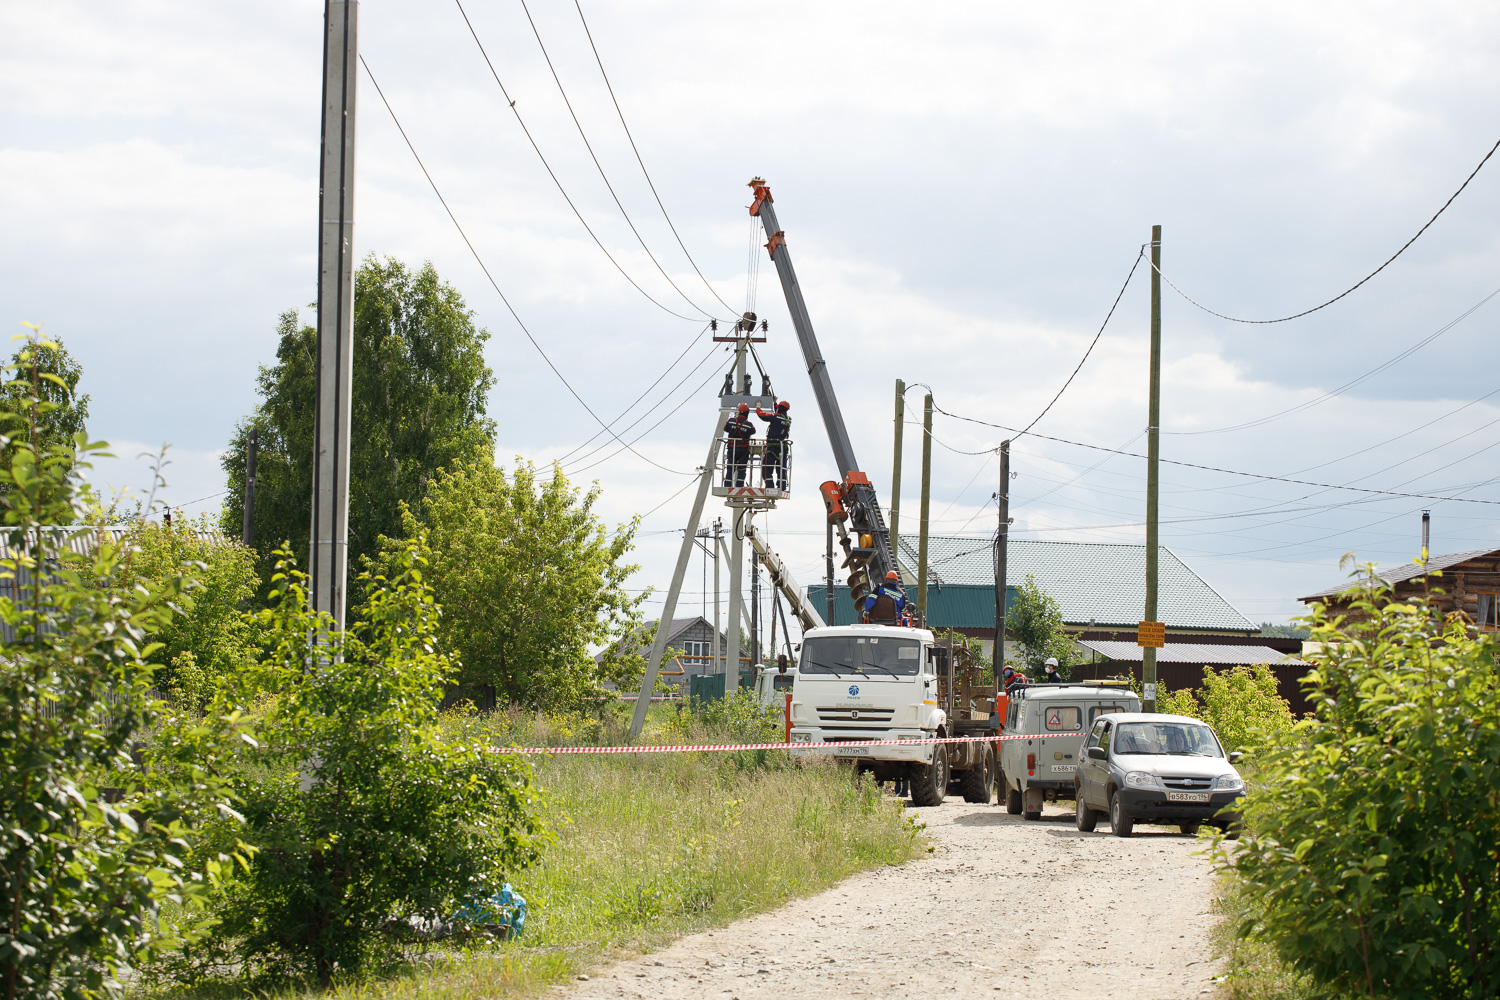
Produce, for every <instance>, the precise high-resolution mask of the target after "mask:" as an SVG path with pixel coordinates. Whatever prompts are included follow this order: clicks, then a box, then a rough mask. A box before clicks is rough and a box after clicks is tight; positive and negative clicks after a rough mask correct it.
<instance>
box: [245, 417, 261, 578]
mask: <svg viewBox="0 0 1500 1000" xmlns="http://www.w3.org/2000/svg"><path fill="white" fill-rule="evenodd" d="M259 453H260V432H259V431H258V430H257V429H256V428H254V427H252V428H250V437H249V438H248V439H247V440H246V441H245V517H244V520H243V522H242V523H241V525H240V541H241V542H243V543H244V544H245V548H247V549H248V548H249V547H250V546H251V545H253V544H254V543H255V460H256V458H257V457H258V455H259Z"/></svg>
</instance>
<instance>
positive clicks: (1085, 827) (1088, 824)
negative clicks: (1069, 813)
mask: <svg viewBox="0 0 1500 1000" xmlns="http://www.w3.org/2000/svg"><path fill="white" fill-rule="evenodd" d="M1074 818H1075V819H1076V820H1077V822H1078V829H1079V830H1081V831H1083V832H1084V833H1093V832H1094V826H1095V825H1096V824H1097V823H1098V822H1099V814H1098V813H1097V812H1095V811H1094V810H1092V809H1090V808H1089V807H1088V806H1086V805H1084V804H1083V791H1082V789H1080V790H1079V793H1078V801H1077V811H1076V813H1075V817H1074Z"/></svg>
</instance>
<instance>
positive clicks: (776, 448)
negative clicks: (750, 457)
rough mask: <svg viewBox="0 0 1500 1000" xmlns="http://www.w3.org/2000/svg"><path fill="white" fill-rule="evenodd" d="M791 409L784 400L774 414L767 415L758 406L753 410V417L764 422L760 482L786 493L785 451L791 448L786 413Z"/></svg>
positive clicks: (790, 428)
mask: <svg viewBox="0 0 1500 1000" xmlns="http://www.w3.org/2000/svg"><path fill="white" fill-rule="evenodd" d="M791 408H792V404H791V403H788V402H787V401H786V400H784V399H783V400H781V401H780V402H779V403H777V404H776V410H775V412H774V413H767V412H766V411H765V410H762V409H761V408H760V407H758V406H757V407H756V408H755V415H756V416H757V417H760V419H762V420H764V421H765V422H766V454H765V457H764V458H762V459H761V464H760V475H761V482H762V484H763V485H765V486H767V487H769V488H771V489H773V490H781V491H782V492H786V459H787V450H788V449H789V448H791V446H792V418H791V416H790V414H788V413H787V410H790V409H791Z"/></svg>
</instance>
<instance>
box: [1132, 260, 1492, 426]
mask: <svg viewBox="0 0 1500 1000" xmlns="http://www.w3.org/2000/svg"><path fill="white" fill-rule="evenodd" d="M1496 295H1500V288H1497V289H1495V290H1494V291H1493V292H1490V294H1488V295H1486V296H1485V297H1484V298H1482V299H1480V300H1479V301H1478V302H1476V303H1475V304H1474V305H1472V306H1470V307H1469V308H1468V309H1466V310H1464V311H1463V312H1462V313H1460V314H1459V315H1458V316H1457V317H1456V318H1454V319H1452V320H1450V321H1448V322H1447V323H1444V324H1443V325H1442V326H1441V327H1439V328H1438V329H1437V330H1436V331H1435V332H1433V333H1430V334H1428V335H1427V336H1425V337H1423V338H1422V339H1421V340H1419V341H1417V342H1416V343H1415V344H1413V345H1412V346H1410V347H1408V348H1407V349H1406V350H1404V351H1402V352H1401V353H1400V354H1397V355H1396V356H1395V357H1393V358H1390V359H1389V360H1387V361H1385V362H1383V363H1382V364H1379V365H1376V366H1375V367H1374V368H1371V369H1370V370H1369V371H1367V372H1365V373H1364V374H1363V375H1360V376H1358V377H1356V378H1352V379H1350V380H1349V381H1348V382H1345V383H1344V384H1343V385H1341V386H1339V387H1338V388H1337V389H1331V390H1329V391H1328V392H1325V393H1323V394H1322V395H1321V396H1318V397H1317V398H1316V399H1309V400H1308V401H1307V402H1305V403H1298V404H1297V405H1296V406H1291V407H1288V408H1287V409H1285V410H1281V411H1279V412H1277V413H1271V414H1267V415H1266V416H1264V417H1257V418H1256V419H1254V420H1247V421H1245V422H1244V423H1242V424H1233V425H1231V426H1229V427H1212V428H1207V429H1204V430H1201V431H1169V430H1163V431H1162V433H1163V434H1176V435H1179V436H1183V435H1194V434H1222V433H1224V432H1226V431H1242V430H1246V429H1247V428H1251V427H1259V426H1261V425H1262V424H1268V423H1270V422H1271V421H1273V420H1280V419H1281V418H1282V417H1285V416H1289V415H1291V414H1293V413H1300V412H1302V411H1303V410H1309V409H1311V408H1313V407H1314V406H1317V405H1319V404H1321V403H1326V402H1328V400H1330V399H1333V398H1334V397H1336V396H1341V395H1343V394H1344V393H1345V392H1348V391H1349V390H1350V389H1352V388H1354V387H1355V386H1357V385H1359V384H1360V383H1361V382H1364V381H1366V380H1367V379H1370V378H1372V377H1374V376H1376V375H1379V374H1380V373H1381V372H1383V371H1385V370H1386V369H1387V368H1390V367H1391V366H1392V365H1395V364H1397V363H1398V362H1401V361H1405V360H1406V359H1407V358H1409V357H1411V356H1412V355H1413V354H1415V353H1417V352H1418V351H1420V350H1421V349H1422V348H1424V347H1426V346H1427V345H1428V344H1430V343H1432V342H1433V341H1434V340H1437V339H1438V338H1439V337H1441V336H1442V335H1443V334H1445V333H1447V332H1448V331H1449V330H1451V329H1453V328H1454V327H1455V326H1457V325H1458V324H1460V323H1462V322H1463V321H1464V320H1466V319H1468V318H1469V317H1470V316H1472V315H1474V314H1475V313H1476V312H1478V311H1479V309H1480V308H1481V307H1482V306H1484V305H1485V304H1486V303H1488V302H1489V301H1490V299H1493V298H1494V297H1495V296H1496Z"/></svg>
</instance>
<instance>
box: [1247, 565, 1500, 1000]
mask: <svg viewBox="0 0 1500 1000" xmlns="http://www.w3.org/2000/svg"><path fill="white" fill-rule="evenodd" d="M1345 599H1346V600H1347V601H1348V607H1349V611H1350V612H1351V614H1349V615H1348V617H1345V615H1344V614H1343V613H1342V612H1341V611H1335V610H1333V609H1330V608H1329V607H1328V606H1326V605H1322V604H1319V605H1315V606H1314V609H1313V612H1312V615H1311V617H1310V619H1309V621H1310V623H1311V625H1312V632H1313V639H1314V640H1315V641H1317V642H1319V643H1321V644H1322V646H1321V651H1320V652H1318V653H1316V654H1314V655H1313V656H1312V660H1313V663H1314V666H1313V670H1312V672H1311V673H1309V675H1308V676H1307V678H1306V679H1305V680H1304V686H1305V688H1306V690H1307V692H1308V696H1309V698H1310V700H1311V701H1312V703H1313V706H1314V713H1313V716H1312V717H1311V718H1309V719H1306V720H1304V721H1303V722H1301V723H1299V724H1298V725H1297V727H1296V729H1295V731H1294V734H1293V735H1292V737H1291V738H1289V739H1288V740H1286V741H1284V742H1283V743H1282V744H1281V745H1280V746H1278V747H1276V748H1275V749H1274V750H1272V751H1271V752H1270V753H1268V754H1266V755H1265V756H1264V757H1263V759H1262V762H1261V771H1260V778H1261V779H1262V780H1261V781H1260V782H1257V785H1258V786H1259V787H1257V788H1255V789H1254V790H1253V791H1252V792H1251V793H1250V794H1249V795H1248V796H1247V798H1246V800H1245V825H1246V837H1245V839H1244V841H1243V842H1242V844H1241V845H1240V847H1239V849H1238V850H1237V851H1236V852H1234V853H1230V854H1226V855H1223V856H1222V859H1221V863H1222V864H1223V865H1224V866H1225V867H1226V868H1228V869H1231V870H1232V871H1234V872H1235V873H1237V874H1238V876H1239V877H1240V879H1241V880H1242V882H1243V886H1244V896H1245V899H1246V912H1247V914H1249V916H1247V917H1246V918H1245V919H1243V920H1242V921H1241V922H1240V926H1239V928H1238V930H1239V933H1241V934H1242V935H1247V936H1251V937H1254V938H1257V939H1260V940H1263V941H1266V942H1269V943H1271V944H1272V945H1273V946H1274V947H1275V949H1276V951H1277V952H1278V953H1279V955H1280V956H1281V957H1282V959H1283V960H1285V961H1287V962H1288V963H1290V964H1291V965H1293V966H1294V967H1295V968H1296V969H1297V970H1298V971H1299V972H1302V973H1305V974H1307V975H1308V976H1310V977H1311V978H1313V979H1314V980H1316V981H1317V983H1318V984H1320V986H1321V987H1323V988H1324V989H1327V990H1329V991H1333V992H1338V991H1343V992H1347V993H1352V994H1356V995H1359V996H1370V997H1390V998H1409V997H1411V998H1414V997H1493V996H1496V995H1500V795H1497V792H1496V788H1497V779H1500V773H1497V770H1500V691H1497V676H1496V665H1495V657H1496V646H1495V643H1494V641H1493V640H1492V639H1491V638H1490V637H1489V636H1486V635H1478V636H1476V635H1474V634H1473V633H1472V632H1471V631H1470V627H1469V626H1468V624H1467V622H1466V621H1464V620H1463V619H1462V618H1455V619H1452V620H1449V621H1443V620H1441V619H1439V618H1437V617H1435V616H1434V614H1433V612H1432V611H1431V609H1430V608H1429V607H1427V606H1426V605H1425V604H1402V603H1396V602H1394V601H1392V600H1391V599H1390V596H1389V594H1388V592H1387V591H1386V589H1385V586H1384V584H1383V583H1382V582H1381V581H1380V580H1378V578H1371V579H1370V580H1368V581H1367V582H1365V583H1364V584H1363V585H1361V586H1359V587H1358V588H1357V589H1356V590H1353V591H1350V592H1348V593H1347V594H1346V595H1345Z"/></svg>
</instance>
